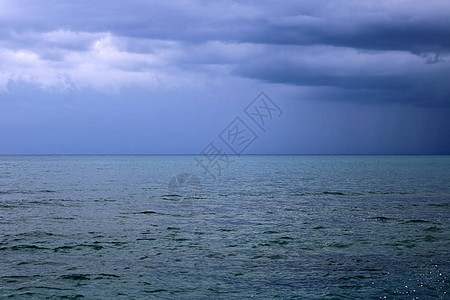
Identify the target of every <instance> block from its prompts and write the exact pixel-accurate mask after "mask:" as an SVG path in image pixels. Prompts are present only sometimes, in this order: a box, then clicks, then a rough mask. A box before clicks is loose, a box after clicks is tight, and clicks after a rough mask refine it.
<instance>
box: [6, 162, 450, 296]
mask: <svg viewBox="0 0 450 300" xmlns="http://www.w3.org/2000/svg"><path fill="white" fill-rule="evenodd" d="M232 160H233V162H232V163H231V165H230V167H229V168H228V169H227V170H224V171H223V172H222V174H221V175H220V176H219V177H218V178H216V181H215V182H213V181H212V180H211V178H208V176H206V175H205V174H202V170H201V169H199V168H198V166H197V165H196V162H195V160H194V158H193V157H192V156H0V233H1V236H0V298H6V297H12V298H24V299H26V298H51V299H59V298H66V299H67V298H69V299H74V298H82V297H85V298H87V299H109V298H118V299H121V298H122V299H136V298H152V297H154V298H162V299H173V298H175V299H180V298H194V299H225V298H227V299H228V298H256V299H262V298H265V299H267V298H282V299H290V298H292V299H293V298H300V299H302V298H308V299H377V298H387V299H403V298H404V299H415V298H416V297H417V298H418V299H430V298H442V299H444V298H446V299H449V293H450V291H449V288H450V283H449V275H450V225H449V224H450V222H449V218H450V157H449V156H243V157H233V158H232ZM181 173H192V174H194V175H195V176H196V177H197V178H198V179H199V180H200V182H201V191H199V190H196V191H195V193H192V192H189V191H186V190H181V189H180V191H179V192H176V191H175V192H174V191H173V190H170V189H169V190H168V184H169V182H170V180H171V179H172V178H173V177H174V176H176V175H177V174H181ZM177 193H178V194H177Z"/></svg>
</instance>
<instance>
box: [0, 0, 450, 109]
mask: <svg viewBox="0 0 450 300" xmlns="http://www.w3.org/2000/svg"><path fill="white" fill-rule="evenodd" d="M0 9H2V11H3V13H0V25H1V28H2V29H1V30H0V37H1V39H2V41H1V42H0V46H3V47H4V48H6V49H16V50H17V49H28V50H30V51H34V52H36V53H38V55H39V56H40V57H41V58H42V59H44V60H54V61H64V55H65V53H66V52H65V51H72V52H76V51H78V52H86V51H89V49H91V48H92V45H93V41H95V40H98V39H101V38H102V34H103V35H104V34H111V36H112V37H113V38H115V39H113V46H114V47H115V49H117V51H122V52H132V53H138V54H143V55H155V56H158V55H159V56H158V57H160V56H163V57H164V61H165V63H166V65H170V64H171V63H172V64H173V65H174V66H176V67H177V68H184V69H187V71H189V69H190V68H193V69H195V72H197V71H198V70H199V68H198V67H197V66H195V65H199V64H205V65H227V66H229V70H231V72H232V74H236V75H239V76H242V77H247V78H251V79H258V80H262V81H265V82H272V83H283V84H289V85H298V86H313V87H314V86H316V87H322V86H330V87H336V88H339V89H345V90H349V91H351V90H357V91H359V92H358V94H360V96H361V98H367V99H372V98H373V97H374V96H376V95H379V96H380V99H379V100H380V101H381V102H385V101H400V102H405V103H414V104H418V103H419V104H421V105H449V103H450V99H449V86H450V76H448V75H449V73H450V72H449V69H450V68H449V59H450V55H449V54H450V51H449V50H450V39H449V38H448V37H449V36H450V4H449V3H447V1H444V0H441V1H438V0H430V1H427V2H423V1H395V2H394V1H364V2H362V1H356V0H354V1H352V0H348V1H344V0H335V1H327V0H321V1H314V2H311V1H302V0H301V1H282V2H279V1H258V2H254V1H250V0H248V1H247V0H245V1H200V0H199V1H171V2H161V1H133V2H127V3H125V2H123V1H118V0H115V1H103V0H102V1H95V2H94V1H87V0H81V1H76V2H74V1H57V0H47V1H45V2H35V1H31V0H18V1H5V2H3V5H2V7H0ZM155 40H159V41H167V42H169V43H174V44H169V45H168V46H164V45H163V44H161V43H159V44H158V45H157V46H155V42H154V41H155ZM212 43H216V44H214V45H213V46H211V45H212ZM230 44H233V45H236V46H235V47H230V46H229V45H230ZM320 47H322V48H320ZM175 48H176V51H178V52H179V53H178V54H176V55H172V56H171V57H170V58H167V55H165V53H166V52H170V51H172V52H173V51H175V50H174V49H175ZM305 48H306V49H310V50H309V51H307V50H305ZM243 49H244V50H243ZM316 50H318V51H320V53H319V54H320V55H318V54H317V53H316ZM347 50H351V51H347ZM252 51H253V52H252ZM155 52H157V53H155ZM241 52H242V53H241ZM161 53H163V55H161ZM235 53H238V54H237V55H236V54H235ZM166 60H167V61H166ZM114 64H116V65H117V64H118V63H116V62H114ZM133 64H134V65H133V66H132V67H131V68H128V67H126V66H123V69H132V70H138V71H139V70H141V71H145V70H146V69H147V68H146V67H145V66H146V64H147V62H141V60H140V59H138V58H136V59H135V60H134V61H133ZM140 64H142V66H144V67H138V66H139V65H140ZM193 66H195V67H193ZM362 91H368V92H367V94H366V96H365V97H364V95H363V94H362ZM389 93H391V97H389V96H387V95H388V94H389ZM399 94H401V95H402V96H401V97H399ZM349 98H351V97H349ZM399 98H400V99H401V100H398V99H399Z"/></svg>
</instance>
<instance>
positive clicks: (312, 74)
mask: <svg viewBox="0 0 450 300" xmlns="http://www.w3.org/2000/svg"><path fill="white" fill-rule="evenodd" d="M261 92H263V93H264V94H260V93H261ZM261 95H262V96H261ZM260 97H263V98H260ZM261 101H262V102H261ZM262 104H266V106H264V105H262ZM274 105H275V106H274ZM247 107H250V111H251V110H252V109H254V108H256V109H258V107H259V110H258V111H256V110H253V113H255V112H256V113H257V114H252V113H248V112H249V110H247V113H246V108H247ZM270 107H272V108H274V107H277V108H278V109H272V110H271V109H270ZM258 112H259V113H258ZM236 118H238V120H240V122H241V123H239V124H240V125H239V124H238V125H236V123H235V120H236ZM259 121H264V126H263V127H261V126H259V125H261V124H259V125H258V122H259ZM239 126H241V127H239ZM242 126H244V127H242ZM233 130H237V131H236V132H235V133H238V132H242V131H245V130H247V131H246V132H248V133H250V134H252V135H253V136H254V137H255V138H254V139H253V138H252V139H251V140H250V141H251V143H247V144H246V143H245V141H247V140H246V138H245V137H242V138H241V137H239V138H238V139H237V140H236V136H234V137H235V139H234V140H232V138H233V136H232V134H231V133H232V132H233ZM449 131H450V2H449V1H447V0H428V1H421V0H420V1H419V0H418V1H406V0H390V1H384V0H377V1H372V0H367V1H357V0H355V1H353V0H345V1H341V0H333V1H326V0H316V1H302V0H295V1H290V0H286V1H280V0H278V1H266V0H260V1H250V0H241V1H223V0H218V1H204V0H184V1H177V0H174V1H152V0H147V1H143V0H134V1H119V0H108V1H103V0H97V1H90V0H78V1H67V0H41V1H33V0H0V154H198V153H200V152H201V151H203V150H204V149H206V147H207V146H208V145H210V143H213V144H214V145H215V146H216V147H217V148H220V149H222V150H223V151H224V152H229V153H239V154H450V135H449ZM224 132H225V133H226V134H225V135H223V134H222V135H221V133H224ZM237 141H241V142H242V143H243V146H245V147H241V146H242V145H241V144H239V145H238V144H237V143H238V142H237ZM236 147H238V148H239V147H240V148H239V149H236ZM244 148H245V149H244Z"/></svg>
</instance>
